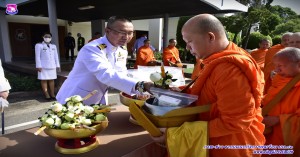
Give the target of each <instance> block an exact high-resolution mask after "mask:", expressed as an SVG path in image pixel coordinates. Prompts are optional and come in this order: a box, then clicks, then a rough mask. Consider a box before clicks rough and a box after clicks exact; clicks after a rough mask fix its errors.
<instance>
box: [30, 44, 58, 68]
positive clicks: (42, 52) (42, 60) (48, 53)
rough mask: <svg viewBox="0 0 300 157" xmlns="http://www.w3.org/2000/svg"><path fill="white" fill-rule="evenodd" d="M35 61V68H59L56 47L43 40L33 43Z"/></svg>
mask: <svg viewBox="0 0 300 157" xmlns="http://www.w3.org/2000/svg"><path fill="white" fill-rule="evenodd" d="M35 63H36V68H44V69H55V68H59V67H60V64H59V61H58V53H57V48H56V46H55V45H54V44H49V47H48V46H47V44H46V43H45V42H42V43H37V44H36V45H35Z"/></svg>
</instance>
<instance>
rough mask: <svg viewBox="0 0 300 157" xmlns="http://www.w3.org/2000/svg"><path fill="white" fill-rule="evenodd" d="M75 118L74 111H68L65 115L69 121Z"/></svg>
mask: <svg viewBox="0 0 300 157" xmlns="http://www.w3.org/2000/svg"><path fill="white" fill-rule="evenodd" d="M73 118H74V113H72V112H68V113H67V114H66V115H65V119H66V120H67V121H71V120H72V119H73Z"/></svg>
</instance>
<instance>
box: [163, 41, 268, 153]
mask: <svg viewBox="0 0 300 157" xmlns="http://www.w3.org/2000/svg"><path fill="white" fill-rule="evenodd" d="M203 64H204V67H203V69H201V71H200V73H201V75H200V77H199V78H198V79H197V80H196V82H195V84H194V86H193V87H192V88H191V89H190V91H189V92H188V93H190V94H194V95H198V96H199V98H198V100H197V102H196V105H205V104H211V109H210V112H206V113H203V114H200V115H199V120H201V121H208V135H209V145H215V146H216V145H247V144H248V145H264V143H265V138H264V135H263V131H264V124H262V119H263V118H262V115H261V108H260V104H261V98H262V90H263V78H262V77H263V74H262V72H261V70H260V69H259V67H258V65H257V64H256V63H255V61H254V60H253V59H252V57H250V55H248V54H246V53H245V51H244V50H243V49H241V48H239V47H238V46H237V45H235V44H233V43H232V42H230V44H229V45H228V47H227V48H226V49H225V50H224V51H222V52H219V53H215V54H213V55H211V56H209V57H208V58H206V59H204V60H203ZM168 133H169V132H168ZM168 140H169V139H168ZM195 140H197V139H195ZM183 142H185V141H183ZM190 143H193V141H191V142H190ZM168 144H169V143H168ZM192 149H201V148H193V147H191V150H192ZM253 150H254V149H209V156H210V157H220V156H224V157H225V156H226V157H227V156H228V157H233V156H234V157H252V156H260V155H257V154H252V152H253Z"/></svg>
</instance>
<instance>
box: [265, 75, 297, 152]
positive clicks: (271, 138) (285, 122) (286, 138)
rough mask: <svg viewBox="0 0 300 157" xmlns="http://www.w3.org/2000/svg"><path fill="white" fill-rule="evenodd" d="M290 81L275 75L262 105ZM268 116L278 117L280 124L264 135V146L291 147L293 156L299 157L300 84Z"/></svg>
mask: <svg viewBox="0 0 300 157" xmlns="http://www.w3.org/2000/svg"><path fill="white" fill-rule="evenodd" d="M291 79H292V78H285V77H282V76H279V75H276V76H275V77H274V78H273V80H272V86H271V87H270V88H269V90H268V92H267V94H266V95H265V97H264V99H263V101H262V105H263V106H265V105H267V104H268V103H269V102H270V101H271V100H272V99H274V97H275V96H276V94H277V93H278V92H279V91H280V90H281V89H282V88H283V87H284V86H285V85H286V84H287V83H288V82H289V81H290V80H291ZM268 115H269V116H279V119H280V123H279V124H277V125H275V126H273V131H272V132H271V133H270V134H267V135H266V144H273V145H292V146H293V147H294V151H295V152H294V154H293V156H300V150H299V148H300V82H298V83H297V84H296V85H295V86H294V88H292V89H291V90H290V91H289V92H288V93H287V94H286V95H285V96H284V97H283V98H282V99H281V101H280V102H279V104H276V106H274V107H273V109H272V110H271V111H270V112H269V113H268ZM296 153H297V154H296Z"/></svg>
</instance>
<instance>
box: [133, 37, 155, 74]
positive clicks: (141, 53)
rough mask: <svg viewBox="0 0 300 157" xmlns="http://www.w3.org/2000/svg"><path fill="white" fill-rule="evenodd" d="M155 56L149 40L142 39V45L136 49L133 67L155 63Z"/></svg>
mask: <svg viewBox="0 0 300 157" xmlns="http://www.w3.org/2000/svg"><path fill="white" fill-rule="evenodd" d="M155 63H156V61H155V57H154V54H153V51H152V49H151V48H150V40H149V39H146V40H144V46H141V47H140V48H139V50H138V53H137V56H136V61H135V65H134V68H135V69H137V66H138V65H141V66H147V65H150V64H155Z"/></svg>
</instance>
